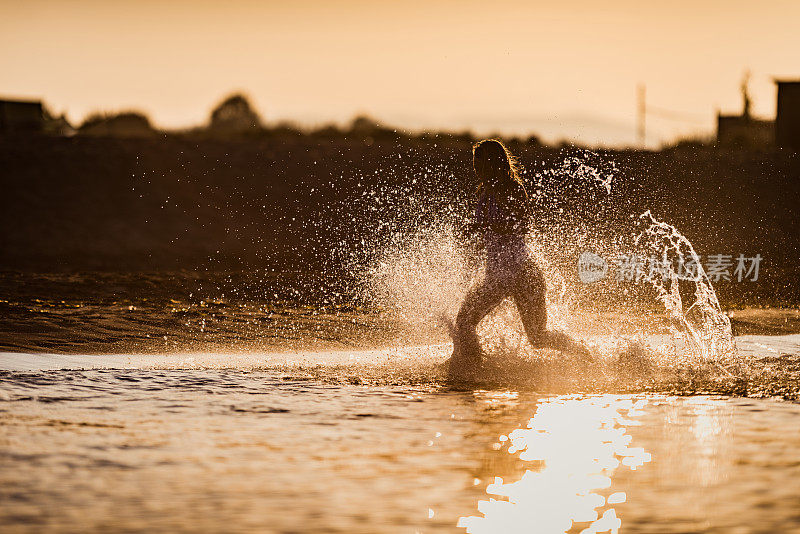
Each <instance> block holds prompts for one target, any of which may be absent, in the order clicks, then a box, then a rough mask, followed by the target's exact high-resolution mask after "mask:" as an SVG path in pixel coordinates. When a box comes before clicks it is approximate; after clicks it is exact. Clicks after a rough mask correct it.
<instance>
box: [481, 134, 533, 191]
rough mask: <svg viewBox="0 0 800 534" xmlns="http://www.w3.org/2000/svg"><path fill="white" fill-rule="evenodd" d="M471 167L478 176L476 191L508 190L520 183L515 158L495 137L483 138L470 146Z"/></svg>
mask: <svg viewBox="0 0 800 534" xmlns="http://www.w3.org/2000/svg"><path fill="white" fill-rule="evenodd" d="M472 167H473V168H474V169H475V175H476V176H477V177H478V192H479V193H480V192H483V191H485V190H487V189H489V190H493V191H510V190H512V189H514V188H515V187H516V186H517V185H522V180H520V177H519V171H518V166H517V159H516V158H515V157H514V156H513V155H512V154H511V152H509V150H508V149H507V148H506V146H505V145H504V144H503V143H501V142H500V141H498V140H497V139H485V140H483V141H479V142H478V143H475V144H474V145H473V146H472Z"/></svg>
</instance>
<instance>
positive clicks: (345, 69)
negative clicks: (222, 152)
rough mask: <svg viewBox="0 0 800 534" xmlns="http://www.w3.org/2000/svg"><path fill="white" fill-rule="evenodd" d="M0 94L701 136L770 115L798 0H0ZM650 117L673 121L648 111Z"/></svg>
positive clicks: (561, 135)
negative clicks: (745, 92) (231, 98)
mask: <svg viewBox="0 0 800 534" xmlns="http://www.w3.org/2000/svg"><path fill="white" fill-rule="evenodd" d="M0 5H2V16H0V51H1V52H0V73H2V76H0V98H2V97H24V98H41V99H43V100H44V101H45V103H46V104H47V105H48V106H49V107H50V109H51V110H53V111H54V112H58V113H60V112H66V113H67V116H68V117H69V119H70V120H72V121H73V122H79V121H80V120H81V119H82V118H83V117H85V115H86V114H87V113H89V112H92V111H97V110H102V111H116V110H126V109H139V110H142V111H144V112H145V113H147V114H148V115H149V116H150V118H151V119H152V120H153V122H154V123H155V124H157V125H159V126H163V127H168V128H178V127H186V126H192V125H197V124H201V123H203V122H204V121H206V120H207V118H208V114H209V111H210V109H211V107H212V106H213V105H214V104H216V103H217V102H219V101H220V100H221V99H222V97H224V96H225V95H227V94H228V93H230V92H232V91H234V90H241V91H244V92H246V93H247V94H249V95H250V97H251V98H252V101H253V103H254V104H255V105H256V107H257V109H258V110H259V112H260V113H261V114H262V116H263V117H264V119H265V120H266V121H268V122H273V121H278V120H284V119H288V120H294V121H296V122H299V123H301V124H305V125H315V124H321V123H324V122H328V121H336V122H345V121H347V120H349V119H350V118H351V117H352V116H353V115H355V114H357V113H367V114H369V115H372V116H374V117H376V118H378V119H380V120H381V121H383V122H386V123H389V124H393V125H397V126H401V127H405V128H411V129H420V128H444V129H463V128H472V129H473V130H475V131H476V132H478V133H490V132H494V131H498V132H503V133H524V134H527V133H538V134H539V135H540V136H541V137H543V138H544V139H546V140H551V141H556V140H561V139H567V140H577V141H580V142H584V143H590V144H604V145H626V144H632V143H634V142H635V120H636V85H637V84H638V83H644V84H646V86H647V100H648V105H649V106H651V107H652V111H653V113H651V114H650V115H649V116H648V135H649V141H650V144H651V145H652V146H657V145H658V144H659V143H660V142H664V141H669V140H672V139H675V138H676V137H678V136H681V135H689V134H693V133H711V132H713V129H714V116H715V113H716V109H717V108H719V109H721V110H723V111H725V112H738V111H739V110H740V109H741V97H740V94H739V84H740V82H741V78H742V75H743V73H744V71H745V70H746V69H749V70H750V71H751V72H752V79H751V94H752V97H753V101H754V112H755V113H756V114H758V115H762V116H765V117H772V116H774V112H775V88H774V84H773V83H772V77H773V76H777V77H788V78H797V77H800V31H799V30H798V21H800V2H798V1H797V0H764V1H759V2H757V1H754V0H746V1H745V0H724V1H716V0H713V1H709V0H707V1H703V0H694V1H690V0H673V1H670V2H648V1H642V0H635V1H634V0H608V1H603V2H601V1H596V0H559V1H552V2H550V1H548V2H544V1H536V0H531V1H483V2H480V1H472V0H458V1H441V2H433V1H430V2H412V1H405V2H379V1H377V0H374V1H360V0H350V1H341V2H334V1H316V2H312V1H302V0H301V1H287V2H271V1H261V2H256V1H243V0H227V1H224V2H222V1H206V0H187V1H168V0H131V1H127V0H116V1H109V0H103V1H75V0H53V1H42V0H23V1H11V0H0ZM657 111H667V112H669V117H666V116H665V115H666V114H664V113H662V114H661V116H657V115H656V112H657Z"/></svg>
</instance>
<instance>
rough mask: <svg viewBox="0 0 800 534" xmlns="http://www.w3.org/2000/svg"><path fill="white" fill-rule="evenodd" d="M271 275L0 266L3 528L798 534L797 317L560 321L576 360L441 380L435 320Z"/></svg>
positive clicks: (533, 359)
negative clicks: (679, 327) (318, 296)
mask: <svg viewBox="0 0 800 534" xmlns="http://www.w3.org/2000/svg"><path fill="white" fill-rule="evenodd" d="M281 276H284V275H281ZM284 278H285V276H284ZM284 278H281V277H280V276H272V277H270V276H266V275H265V276H261V277H256V278H255V279H253V280H250V281H248V280H244V279H236V278H231V276H230V275H219V276H216V275H215V276H210V275H208V276H202V277H200V276H197V277H195V276H194V275H190V274H185V273H184V274H183V275H180V276H178V275H166V274H162V275H157V274H154V275H143V274H137V275H119V274H116V275H110V274H102V273H95V274H76V275H30V274H29V275H21V274H14V273H5V274H2V275H0V290H2V298H0V350H2V351H6V352H0V530H2V531H3V532H42V531H49V532H108V531H122V532H142V531H147V532H164V531H169V532H181V531H186V532H189V531H191V532H268V533H273V532H274V533H305V532H348V533H349V532H364V533H373V532H387V533H395V532H409V533H413V532H474V533H482V532H491V533H509V532H537V533H559V532H561V533H563V532H568V533H578V532H584V533H586V534H589V533H593V532H617V531H620V532H652V533H664V532H666V533H684V532H704V533H705V532H719V533H738V532H763V533H775V532H781V533H784V532H800V484H798V482H797V481H798V480H800V447H798V443H800V404H798V403H797V401H798V398H799V397H800V335H797V334H794V332H797V331H798V329H799V328H800V315H798V313H797V311H795V310H761V309H747V310H737V311H734V312H732V313H731V314H730V316H731V318H732V320H733V324H734V329H735V331H736V332H737V333H738V334H739V337H737V338H736V344H737V347H738V349H737V352H736V354H735V355H733V356H731V357H730V358H727V359H725V360H708V361H706V360H703V359H697V358H687V357H684V356H681V354H680V353H679V352H675V350H673V349H674V347H672V345H671V342H670V340H669V339H668V338H669V336H667V335H666V332H667V329H666V327H665V321H664V320H663V317H661V316H659V315H658V314H649V313H636V314H634V313H627V314H626V313H624V312H615V311H613V310H612V311H608V312H607V313H606V312H604V314H601V313H584V314H583V315H582V316H579V315H577V312H576V315H575V318H576V320H575V321H573V323H574V324H575V326H576V328H577V330H575V332H576V334H577V335H579V336H581V337H582V339H585V340H587V341H588V342H589V343H590V344H591V346H592V352H593V354H592V357H588V358H587V357H580V358H577V357H570V356H568V355H564V354H560V353H557V352H555V351H547V350H541V351H528V352H525V351H524V350H523V349H522V348H521V347H523V345H524V344H521V343H517V344H516V345H514V344H513V343H512V344H511V345H508V344H506V345H503V344H500V345H499V348H498V349H497V350H498V351H499V352H498V353H497V354H496V355H495V356H493V359H492V360H491V361H490V362H489V364H487V367H486V369H485V371H486V372H485V373H484V374H483V375H482V376H479V377H476V379H475V380H474V381H471V382H468V383H454V382H451V381H449V380H448V377H447V373H446V371H445V369H444V368H443V367H442V365H441V364H442V362H444V360H445V359H446V358H447V357H448V356H449V353H450V351H451V350H452V348H451V346H450V345H449V343H448V339H447V335H446V333H445V331H444V329H443V328H441V325H437V324H435V322H432V321H425V320H417V321H416V322H413V321H412V322H408V321H403V320H398V318H397V317H393V316H391V314H385V313H383V310H381V309H379V308H374V307H373V308H371V309H368V308H362V307H360V306H359V304H358V301H357V300H351V301H349V302H348V301H347V300H346V299H338V300H337V299H336V298H334V299H327V297H328V296H330V295H333V294H334V292H333V291H332V290H330V291H328V293H323V294H322V296H323V297H324V298H323V299H322V300H315V299H314V298H311V299H306V300H305V301H304V300H301V299H298V298H297V293H292V291H299V290H294V289H290V288H292V287H295V286H296V284H295V286H293V285H292V284H293V283H294V282H298V280H295V281H294V282H292V281H291V280H288V281H287V280H286V279H284ZM297 287H300V286H297ZM301 289H302V288H301ZM307 296H308V295H306V297H307ZM326 299H327V300H326ZM301 302H302V304H301ZM662 315H663V313H662ZM498 325H499V326H497V328H506V330H503V331H501V334H502V335H501V336H499V337H500V338H503V337H504V336H506V335H507V336H506V337H508V338H509V339H511V340H512V341H513V340H514V339H516V338H514V336H513V331H512V330H509V329H508V326H507V324H506V323H503V322H502V321H501V322H499V323H498ZM503 325H506V326H503ZM489 326H490V328H495V325H494V324H492V325H489ZM581 328H582V329H583V330H580V329H581ZM503 350H507V351H508V350H510V352H509V353H508V354H506V353H503V352H502V351H503Z"/></svg>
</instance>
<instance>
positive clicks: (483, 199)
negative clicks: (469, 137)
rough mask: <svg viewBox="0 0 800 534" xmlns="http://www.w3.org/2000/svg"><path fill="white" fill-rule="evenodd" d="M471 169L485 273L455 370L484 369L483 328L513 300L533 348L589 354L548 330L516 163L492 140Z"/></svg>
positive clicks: (461, 330)
mask: <svg viewBox="0 0 800 534" xmlns="http://www.w3.org/2000/svg"><path fill="white" fill-rule="evenodd" d="M472 164H473V168H474V169H475V175H476V176H477V178H478V182H479V186H478V205H477V207H476V209H475V222H474V223H473V224H472V229H473V230H474V231H476V232H477V233H478V234H482V235H483V243H484V247H485V249H486V268H485V274H484V277H483V279H482V280H481V281H480V282H479V283H478V284H477V285H475V286H473V287H472V288H471V289H470V290H469V292H468V293H467V295H466V297H465V298H464V302H463V303H462V305H461V309H460V310H459V312H458V315H457V316H456V322H455V325H454V327H453V332H452V334H453V357H452V359H451V360H450V369H451V371H455V372H458V371H463V370H468V369H474V368H476V366H479V365H480V363H481V361H482V358H483V354H482V351H481V347H480V342H479V340H478V335H477V332H476V328H477V326H478V323H480V321H481V319H483V318H484V317H485V316H486V315H488V314H489V313H490V312H491V311H492V310H493V309H494V308H495V307H497V305H499V304H500V303H501V302H502V301H503V300H504V299H506V298H508V297H511V298H513V299H514V303H515V304H516V306H517V309H518V310H519V314H520V318H521V319H522V324H523V326H524V328H525V333H526V335H527V337H528V340H529V341H530V343H531V345H533V346H534V347H543V346H553V347H554V348H560V349H561V350H572V351H575V352H579V353H583V354H585V353H587V351H586V349H585V347H583V346H581V345H579V344H577V343H575V342H574V341H572V340H571V339H570V338H569V337H568V336H566V335H565V334H562V333H558V332H548V331H547V306H546V303H545V291H546V289H547V286H546V283H545V279H544V276H543V275H542V271H541V270H540V269H539V266H538V265H536V263H535V262H534V261H533V258H531V256H530V252H529V251H528V247H527V246H526V245H525V234H526V233H527V231H528V212H529V200H528V194H527V192H526V191H525V186H524V185H523V184H522V181H521V180H520V178H519V174H518V171H517V164H516V160H515V159H514V157H513V156H512V155H511V153H510V152H509V151H508V149H507V148H506V147H505V146H504V145H503V144H502V143H501V142H500V141H497V140H494V139H488V140H484V141H481V142H479V143H477V144H475V145H474V146H473V148H472Z"/></svg>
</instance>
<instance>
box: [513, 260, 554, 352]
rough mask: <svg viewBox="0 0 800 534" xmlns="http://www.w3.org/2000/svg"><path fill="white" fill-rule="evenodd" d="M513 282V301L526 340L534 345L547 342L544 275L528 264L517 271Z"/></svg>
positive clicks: (538, 345)
mask: <svg viewBox="0 0 800 534" xmlns="http://www.w3.org/2000/svg"><path fill="white" fill-rule="evenodd" d="M517 276H518V278H517V280H516V283H515V284H514V291H513V295H512V296H513V297H514V303H515V304H516V305H517V310H519V316H520V319H522V326H523V327H525V334H526V335H527V336H528V341H530V343H531V345H533V346H534V347H541V346H544V345H546V344H547V337H548V336H547V302H546V300H545V291H546V288H547V286H546V284H545V281H544V276H542V273H541V271H540V270H539V268H538V267H537V266H536V265H528V266H526V267H524V269H523V270H522V271H521V272H520V273H518V275H517Z"/></svg>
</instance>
